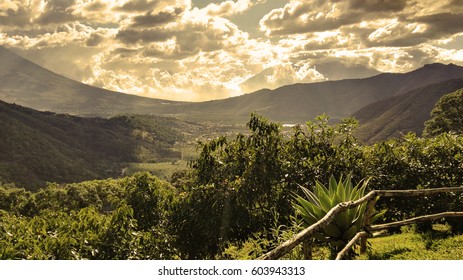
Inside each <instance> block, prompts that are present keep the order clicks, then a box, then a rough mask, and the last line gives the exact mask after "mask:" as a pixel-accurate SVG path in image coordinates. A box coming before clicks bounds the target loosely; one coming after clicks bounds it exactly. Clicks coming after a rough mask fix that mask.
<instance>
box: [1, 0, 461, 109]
mask: <svg viewBox="0 0 463 280" xmlns="http://www.w3.org/2000/svg"><path fill="white" fill-rule="evenodd" d="M269 1H273V2H272V3H270V2H269ZM200 3H201V5H200V6H199V4H200ZM270 5H272V6H270ZM265 7H267V8H268V7H271V8H268V11H266V14H265V15H263V16H261V18H256V19H254V21H253V22H255V26H254V27H253V28H250V27H249V26H244V23H243V22H252V21H244V20H243V21H240V20H237V19H239V18H241V19H246V18H247V17H252V16H254V14H256V11H257V9H262V8H265ZM243 30H248V31H247V32H245V31H243ZM0 44H2V45H4V46H6V47H9V48H11V49H13V50H15V51H16V52H18V53H19V54H22V55H24V56H25V57H27V58H29V59H31V60H33V61H34V62H37V63H39V64H41V65H42V66H44V67H47V68H49V69H51V70H53V71H55V72H58V73H60V74H63V75H66V76H68V77H70V78H73V79H76V80H79V81H83V82H85V83H88V84H92V85H95V86H99V87H104V88H107V89H111V90H117V91H122V92H126V93H130V94H138V95H143V96H148V97H156V98H163V99H170V100H186V101H202V100H209V99H219V98H226V97H230V96H236V95H239V94H242V93H247V92H251V91H254V90H258V89H260V88H276V87H279V86H282V85H285V84H291V83H298V82H316V81H324V80H327V79H328V78H327V77H330V76H333V75H332V74H333V73H330V72H329V71H328V70H326V69H328V68H326V67H325V68H324V67H323V66H324V65H328V64H333V63H335V64H336V67H337V68H338V69H354V68H351V67H353V66H355V67H357V68H358V67H360V68H362V69H363V70H364V71H363V72H362V73H365V72H367V73H376V70H377V71H382V72H404V71H410V70H413V69H415V68H417V67H421V66H422V65H423V64H425V63H432V62H442V63H456V64H463V54H462V50H461V49H462V47H463V46H462V44H463V2H462V1H461V0H448V1H429V0H423V1H418V2H417V1H415V2H412V1H407V0H387V1H384V0H369V1H360V0H346V1H337V0H331V1H318V0H292V1H282V0H267V1H266V0H234V1H232V0H227V1H213V2H210V3H204V1H200V0H193V1H191V0H174V1H171V0H118V1H112V0H111V1H110V0H47V1H45V0H31V1H25V0H5V1H2V3H0ZM319 69H325V70H324V71H325V72H323V71H321V70H319ZM368 71H370V72H368ZM358 75H360V74H357V73H356V72H355V71H353V70H352V71H345V75H344V76H343V77H352V78H356V77H358Z"/></svg>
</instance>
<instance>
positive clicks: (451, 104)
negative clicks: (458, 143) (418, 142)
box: [423, 89, 463, 136]
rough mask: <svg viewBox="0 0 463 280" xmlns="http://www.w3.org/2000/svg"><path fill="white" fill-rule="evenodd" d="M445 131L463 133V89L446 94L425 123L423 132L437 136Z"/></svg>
mask: <svg viewBox="0 0 463 280" xmlns="http://www.w3.org/2000/svg"><path fill="white" fill-rule="evenodd" d="M443 132H454V133H458V134H460V133H463V89H459V90H457V91H455V92H453V93H450V94H447V95H444V96H443V97H442V98H441V99H440V100H439V101H438V102H437V104H436V106H435V107H434V109H433V110H432V112H431V119H430V120H429V121H427V122H426V123H425V128H424V132H423V134H424V135H426V136H435V135H438V134H441V133H443Z"/></svg>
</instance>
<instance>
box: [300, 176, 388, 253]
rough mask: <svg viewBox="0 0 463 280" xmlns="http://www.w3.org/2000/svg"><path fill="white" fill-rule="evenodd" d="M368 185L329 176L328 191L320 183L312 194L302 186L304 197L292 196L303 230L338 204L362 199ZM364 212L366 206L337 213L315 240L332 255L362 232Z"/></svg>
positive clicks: (379, 214) (375, 215) (375, 216)
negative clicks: (323, 243) (324, 246)
mask: <svg viewBox="0 0 463 280" xmlns="http://www.w3.org/2000/svg"><path fill="white" fill-rule="evenodd" d="M367 185H368V180H363V181H361V182H360V183H359V184H357V185H356V186H354V185H353V184H352V181H351V176H350V175H349V176H347V177H346V179H345V180H342V177H341V178H340V179H339V182H336V179H335V178H334V177H333V176H331V177H330V180H329V185H328V187H326V186H324V185H323V184H321V183H320V182H316V183H315V186H313V189H312V190H309V189H308V188H305V187H302V186H301V188H302V191H303V192H304V194H305V197H302V196H300V195H294V198H295V202H294V203H293V205H294V207H295V209H296V214H297V215H299V216H300V217H302V222H303V226H306V227H307V226H310V225H312V224H314V223H316V222H318V221H319V220H320V219H322V218H323V217H324V216H325V215H326V213H328V211H330V210H331V208H333V207H334V206H336V205H337V204H338V203H341V202H345V201H351V200H357V199H359V198H361V197H363V196H364V194H365V189H366V187H367ZM365 212H366V203H363V204H361V205H359V206H357V207H355V208H351V209H348V210H346V211H344V212H341V213H338V214H337V215H336V217H335V218H334V220H333V221H332V222H331V223H330V224H328V225H327V226H326V227H325V228H324V231H323V232H321V233H318V234H316V235H315V238H316V239H317V240H318V241H321V242H328V245H329V247H330V250H331V253H332V255H335V254H336V253H337V252H338V251H339V250H341V249H342V248H343V247H344V246H345V245H346V244H347V243H348V242H349V241H350V240H351V239H352V238H353V237H354V236H355V234H357V232H359V231H360V230H361V228H362V223H363V221H364V218H365V215H366V214H365ZM384 212H385V211H382V212H379V213H375V214H373V215H372V216H371V217H370V221H371V222H373V221H374V220H376V219H377V218H379V217H380V216H381V215H383V214H384Z"/></svg>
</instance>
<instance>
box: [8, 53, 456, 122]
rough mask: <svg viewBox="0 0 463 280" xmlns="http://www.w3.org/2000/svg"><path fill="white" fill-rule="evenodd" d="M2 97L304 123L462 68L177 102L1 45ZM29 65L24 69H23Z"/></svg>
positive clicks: (48, 106) (96, 111) (86, 112)
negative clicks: (121, 89) (93, 82)
mask: <svg viewBox="0 0 463 280" xmlns="http://www.w3.org/2000/svg"><path fill="white" fill-rule="evenodd" d="M0 61H2V63H3V61H10V63H9V64H8V63H4V65H9V66H8V67H4V68H2V69H0V80H1V81H2V83H1V84H0V100H4V101H6V102H9V103H16V104H19V105H22V106H25V107H29V108H33V109H37V110H42V111H53V112H57V113H68V114H73V115H81V116H102V117H111V116H115V115H120V114H133V113H138V114H152V115H162V116H174V117H177V118H179V119H184V120H193V121H215V122H233V123H237V122H238V123H243V122H245V121H247V120H248V119H249V116H250V113H251V112H256V113H259V114H262V115H264V116H266V117H267V118H269V119H270V120H272V121H278V122H283V123H305V122H306V121H307V120H311V119H313V118H314V117H316V116H317V115H320V114H323V113H325V114H327V115H330V116H331V117H332V119H340V118H345V117H348V116H351V115H352V114H354V113H355V112H357V111H358V110H360V109H361V108H362V107H364V106H367V105H369V104H372V103H374V102H378V101H381V100H384V99H387V98H390V97H392V96H397V95H401V94H403V93H406V92H408V91H411V90H414V89H416V88H419V87H423V86H426V85H430V84H434V83H438V82H443V81H446V80H450V79H457V78H463V67H461V66H457V65H454V64H448V65H444V64H440V63H433V64H428V65H425V66H424V67H422V68H419V69H417V70H414V71H411V72H407V73H382V74H378V75H375V76H372V77H369V78H361V79H344V80H337V81H324V82H318V83H308V84H293V85H286V86H283V87H280V88H277V89H273V90H270V89H262V90H259V91H256V92H253V93H249V94H244V95H240V96H237V97H230V98H227V99H221V100H211V101H205V102H179V101H170V100H164V99H152V98H146V97H140V96H135V95H130V94H123V93H118V92H113V91H108V90H105V89H100V88H96V87H92V86H89V85H84V84H82V83H79V82H77V81H73V80H69V79H67V78H65V77H63V76H60V75H58V74H55V73H53V72H51V71H48V70H46V69H44V68H42V67H40V66H38V65H35V66H31V64H33V63H32V62H30V61H27V62H25V61H26V60H25V59H23V58H22V57H20V56H17V55H15V54H14V53H12V52H11V51H9V50H7V49H5V48H3V47H0ZM25 65H26V66H27V67H26V68H27V69H31V70H30V71H28V70H27V69H25Z"/></svg>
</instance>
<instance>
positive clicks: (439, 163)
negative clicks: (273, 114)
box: [0, 115, 463, 259]
mask: <svg viewBox="0 0 463 280" xmlns="http://www.w3.org/2000/svg"><path fill="white" fill-rule="evenodd" d="M120 120H123V121H131V120H130V119H124V118H121V119H120ZM143 123H144V122H143V120H142V119H141V122H140V123H139V125H140V127H141V126H144V124H143ZM356 126H357V122H356V121H355V120H353V119H346V120H344V121H342V122H341V123H339V124H335V125H331V124H330V123H329V119H328V117H326V116H320V117H318V118H317V119H315V120H314V121H311V122H307V124H306V125H305V126H296V127H294V128H293V129H292V131H290V132H288V131H284V130H283V128H282V127H281V126H280V125H279V124H275V123H272V122H269V121H268V120H266V119H264V118H262V117H260V116H258V115H252V116H251V119H250V121H249V122H248V124H247V127H248V129H249V131H248V133H245V134H238V135H236V137H218V138H216V139H212V140H209V141H204V142H200V143H199V144H198V151H199V155H198V157H197V158H196V159H195V160H194V161H192V162H191V168H190V169H189V171H186V172H182V173H177V174H175V175H174V176H173V178H172V181H171V183H168V182H164V181H161V180H159V179H157V178H156V177H154V176H152V175H150V174H148V173H138V174H135V175H134V176H132V177H127V178H122V179H108V180H102V181H90V182H83V183H78V184H67V185H60V184H53V183H51V184H48V186H47V187H46V188H43V189H40V190H38V191H37V192H29V191H27V190H24V189H21V188H16V187H14V186H8V185H4V186H3V187H1V188H0V209H1V212H0V215H1V216H2V217H1V220H0V221H1V222H0V248H1V249H0V258H26V259H81V258H86V259H173V258H182V259H212V258H230V257H231V256H240V257H243V254H244V253H243V252H247V253H246V254H249V255H252V256H253V257H255V256H256V254H258V253H259V252H265V251H267V250H269V249H271V248H272V247H274V246H275V245H276V244H275V242H272V241H271V240H281V238H282V236H284V235H285V234H286V233H284V229H287V230H291V229H292V230H298V227H297V226H298V225H299V221H298V220H295V219H294V218H293V217H294V216H295V209H294V206H293V204H292V202H293V201H294V196H297V195H299V196H303V195H304V192H303V191H302V189H303V188H301V187H300V186H303V187H304V188H307V189H308V190H310V191H311V192H315V190H314V188H313V186H314V183H315V182H316V181H317V182H319V184H320V185H329V184H330V179H329V178H330V177H331V176H334V177H335V178H340V177H343V178H346V177H347V176H351V177H349V178H351V179H352V183H353V184H354V185H356V184H358V183H359V182H361V181H362V180H363V179H364V178H369V185H368V186H367V187H366V189H365V191H368V190H370V189H413V188H439V187H444V186H445V187H454V186H461V185H463V136H461V135H457V134H448V133H443V134H440V135H437V136H434V137H428V138H420V137H417V136H416V135H414V134H408V135H406V136H404V137H402V138H401V139H391V140H387V141H382V142H378V143H376V144H374V145H371V146H368V145H364V144H362V143H361V142H359V141H358V140H357V139H356V138H355V137H354V136H353V132H354V130H355V128H356ZM331 183H332V184H334V183H333V181H331ZM462 203H463V197H462V196H461V195H439V196H432V197H425V198H420V199H413V200H412V199H406V200H401V199H395V200H394V199H389V200H386V199H380V200H379V201H378V204H377V208H378V209H386V208H387V212H386V214H385V216H384V219H386V220H398V219H402V218H406V217H410V216H415V215H420V214H425V213H426V214H428V213H432V212H438V211H439V212H440V211H449V210H461V205H462ZM445 222H449V223H450V224H451V225H452V226H453V230H454V231H455V232H457V231H459V230H460V229H461V224H462V223H461V219H460V220H456V219H455V220H447V221H445ZM347 230H348V228H347ZM265 240H266V241H268V242H263V241H265ZM253 244H254V245H253ZM256 244H257V245H256Z"/></svg>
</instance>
